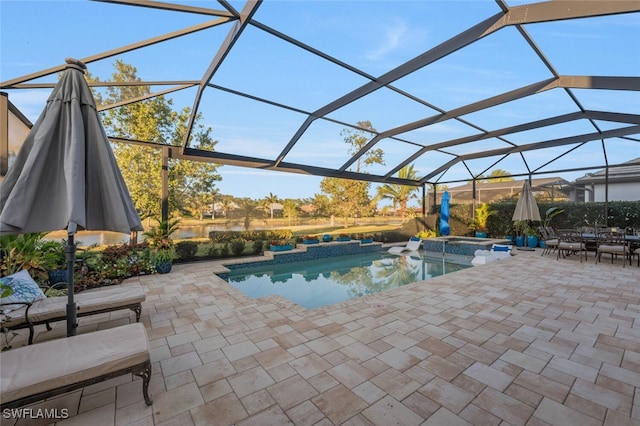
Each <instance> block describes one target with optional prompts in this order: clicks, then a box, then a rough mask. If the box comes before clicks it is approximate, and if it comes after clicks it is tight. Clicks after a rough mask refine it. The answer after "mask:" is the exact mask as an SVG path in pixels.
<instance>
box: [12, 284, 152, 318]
mask: <svg viewBox="0 0 640 426" xmlns="http://www.w3.org/2000/svg"><path fill="white" fill-rule="evenodd" d="M144 300H145V295H144V290H143V289H142V286H140V285H138V284H133V285H131V284H130V285H126V284H124V285H122V284H121V285H114V286H110V287H105V288H104V289H99V290H89V291H83V292H80V293H77V294H76V295H75V296H74V301H75V303H76V306H77V309H78V315H83V314H87V313H90V312H96V311H101V310H116V309H118V308H119V307H122V306H127V305H134V304H137V303H142V302H144ZM25 311H26V308H20V309H17V310H15V311H11V312H10V313H9V317H10V319H9V321H8V322H7V324H6V326H7V327H11V326H16V325H19V324H22V323H24V322H25V321H26V319H25V317H24V313H25ZM66 316H67V296H56V297H47V298H46V299H41V300H38V301H36V302H34V303H33V305H31V309H29V318H30V319H31V322H33V323H36V324H38V323H43V322H46V321H47V320H54V319H60V318H65V317H66Z"/></svg>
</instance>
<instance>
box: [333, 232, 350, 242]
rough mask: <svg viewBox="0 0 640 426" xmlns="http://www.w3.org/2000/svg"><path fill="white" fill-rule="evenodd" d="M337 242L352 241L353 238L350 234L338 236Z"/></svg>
mask: <svg viewBox="0 0 640 426" xmlns="http://www.w3.org/2000/svg"><path fill="white" fill-rule="evenodd" d="M336 241H351V237H350V236H349V234H344V233H343V234H340V235H338V238H336Z"/></svg>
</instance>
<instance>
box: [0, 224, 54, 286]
mask: <svg viewBox="0 0 640 426" xmlns="http://www.w3.org/2000/svg"><path fill="white" fill-rule="evenodd" d="M44 236H45V233H43V232H40V233H35V234H21V235H5V236H2V237H0V275H2V276H6V275H11V274H14V273H16V272H19V271H20V270H22V269H26V270H27V271H29V275H30V276H31V278H33V279H34V281H36V282H37V283H38V284H45V283H46V282H47V281H48V280H49V275H48V273H47V270H48V268H49V265H51V260H50V255H49V254H48V253H46V252H44V251H43V250H42V245H43V244H44V240H43V237H44Z"/></svg>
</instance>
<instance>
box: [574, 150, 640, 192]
mask: <svg viewBox="0 0 640 426" xmlns="http://www.w3.org/2000/svg"><path fill="white" fill-rule="evenodd" d="M623 164H626V165H622V166H620V167H610V168H609V173H608V174H609V176H608V178H607V169H602V170H599V171H597V172H595V173H587V174H586V175H584V176H583V177H581V178H578V179H576V180H575V181H574V182H573V187H574V188H573V190H572V191H571V200H572V201H587V202H594V201H638V200H640V158H636V159H635V160H631V161H627V162H626V163H623ZM607 181H608V185H607ZM607 187H608V193H607Z"/></svg>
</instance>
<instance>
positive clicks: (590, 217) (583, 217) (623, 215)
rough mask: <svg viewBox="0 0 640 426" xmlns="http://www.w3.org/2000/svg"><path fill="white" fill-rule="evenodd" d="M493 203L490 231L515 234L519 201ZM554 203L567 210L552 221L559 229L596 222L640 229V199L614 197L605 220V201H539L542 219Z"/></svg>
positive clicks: (488, 225)
mask: <svg viewBox="0 0 640 426" xmlns="http://www.w3.org/2000/svg"><path fill="white" fill-rule="evenodd" d="M490 206H491V210H493V211H494V212H495V213H494V214H493V215H492V216H489V220H488V222H487V227H488V229H489V234H490V235H491V236H495V237H501V236H504V235H513V221H512V220H511V218H512V217H513V212H514V210H515V208H516V202H515V201H499V202H496V203H491V204H490ZM550 207H560V208H562V209H564V213H562V214H560V215H558V216H556V217H554V218H553V219H552V221H551V226H553V227H554V228H556V229H562V228H579V227H582V226H595V225H598V226H617V227H619V228H635V229H640V201H610V202H609V206H608V213H609V214H608V218H607V220H605V203H604V202H598V203H574V202H569V201H563V202H538V209H539V210H540V217H541V218H542V220H544V217H545V212H546V211H547V209H549V208H550Z"/></svg>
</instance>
